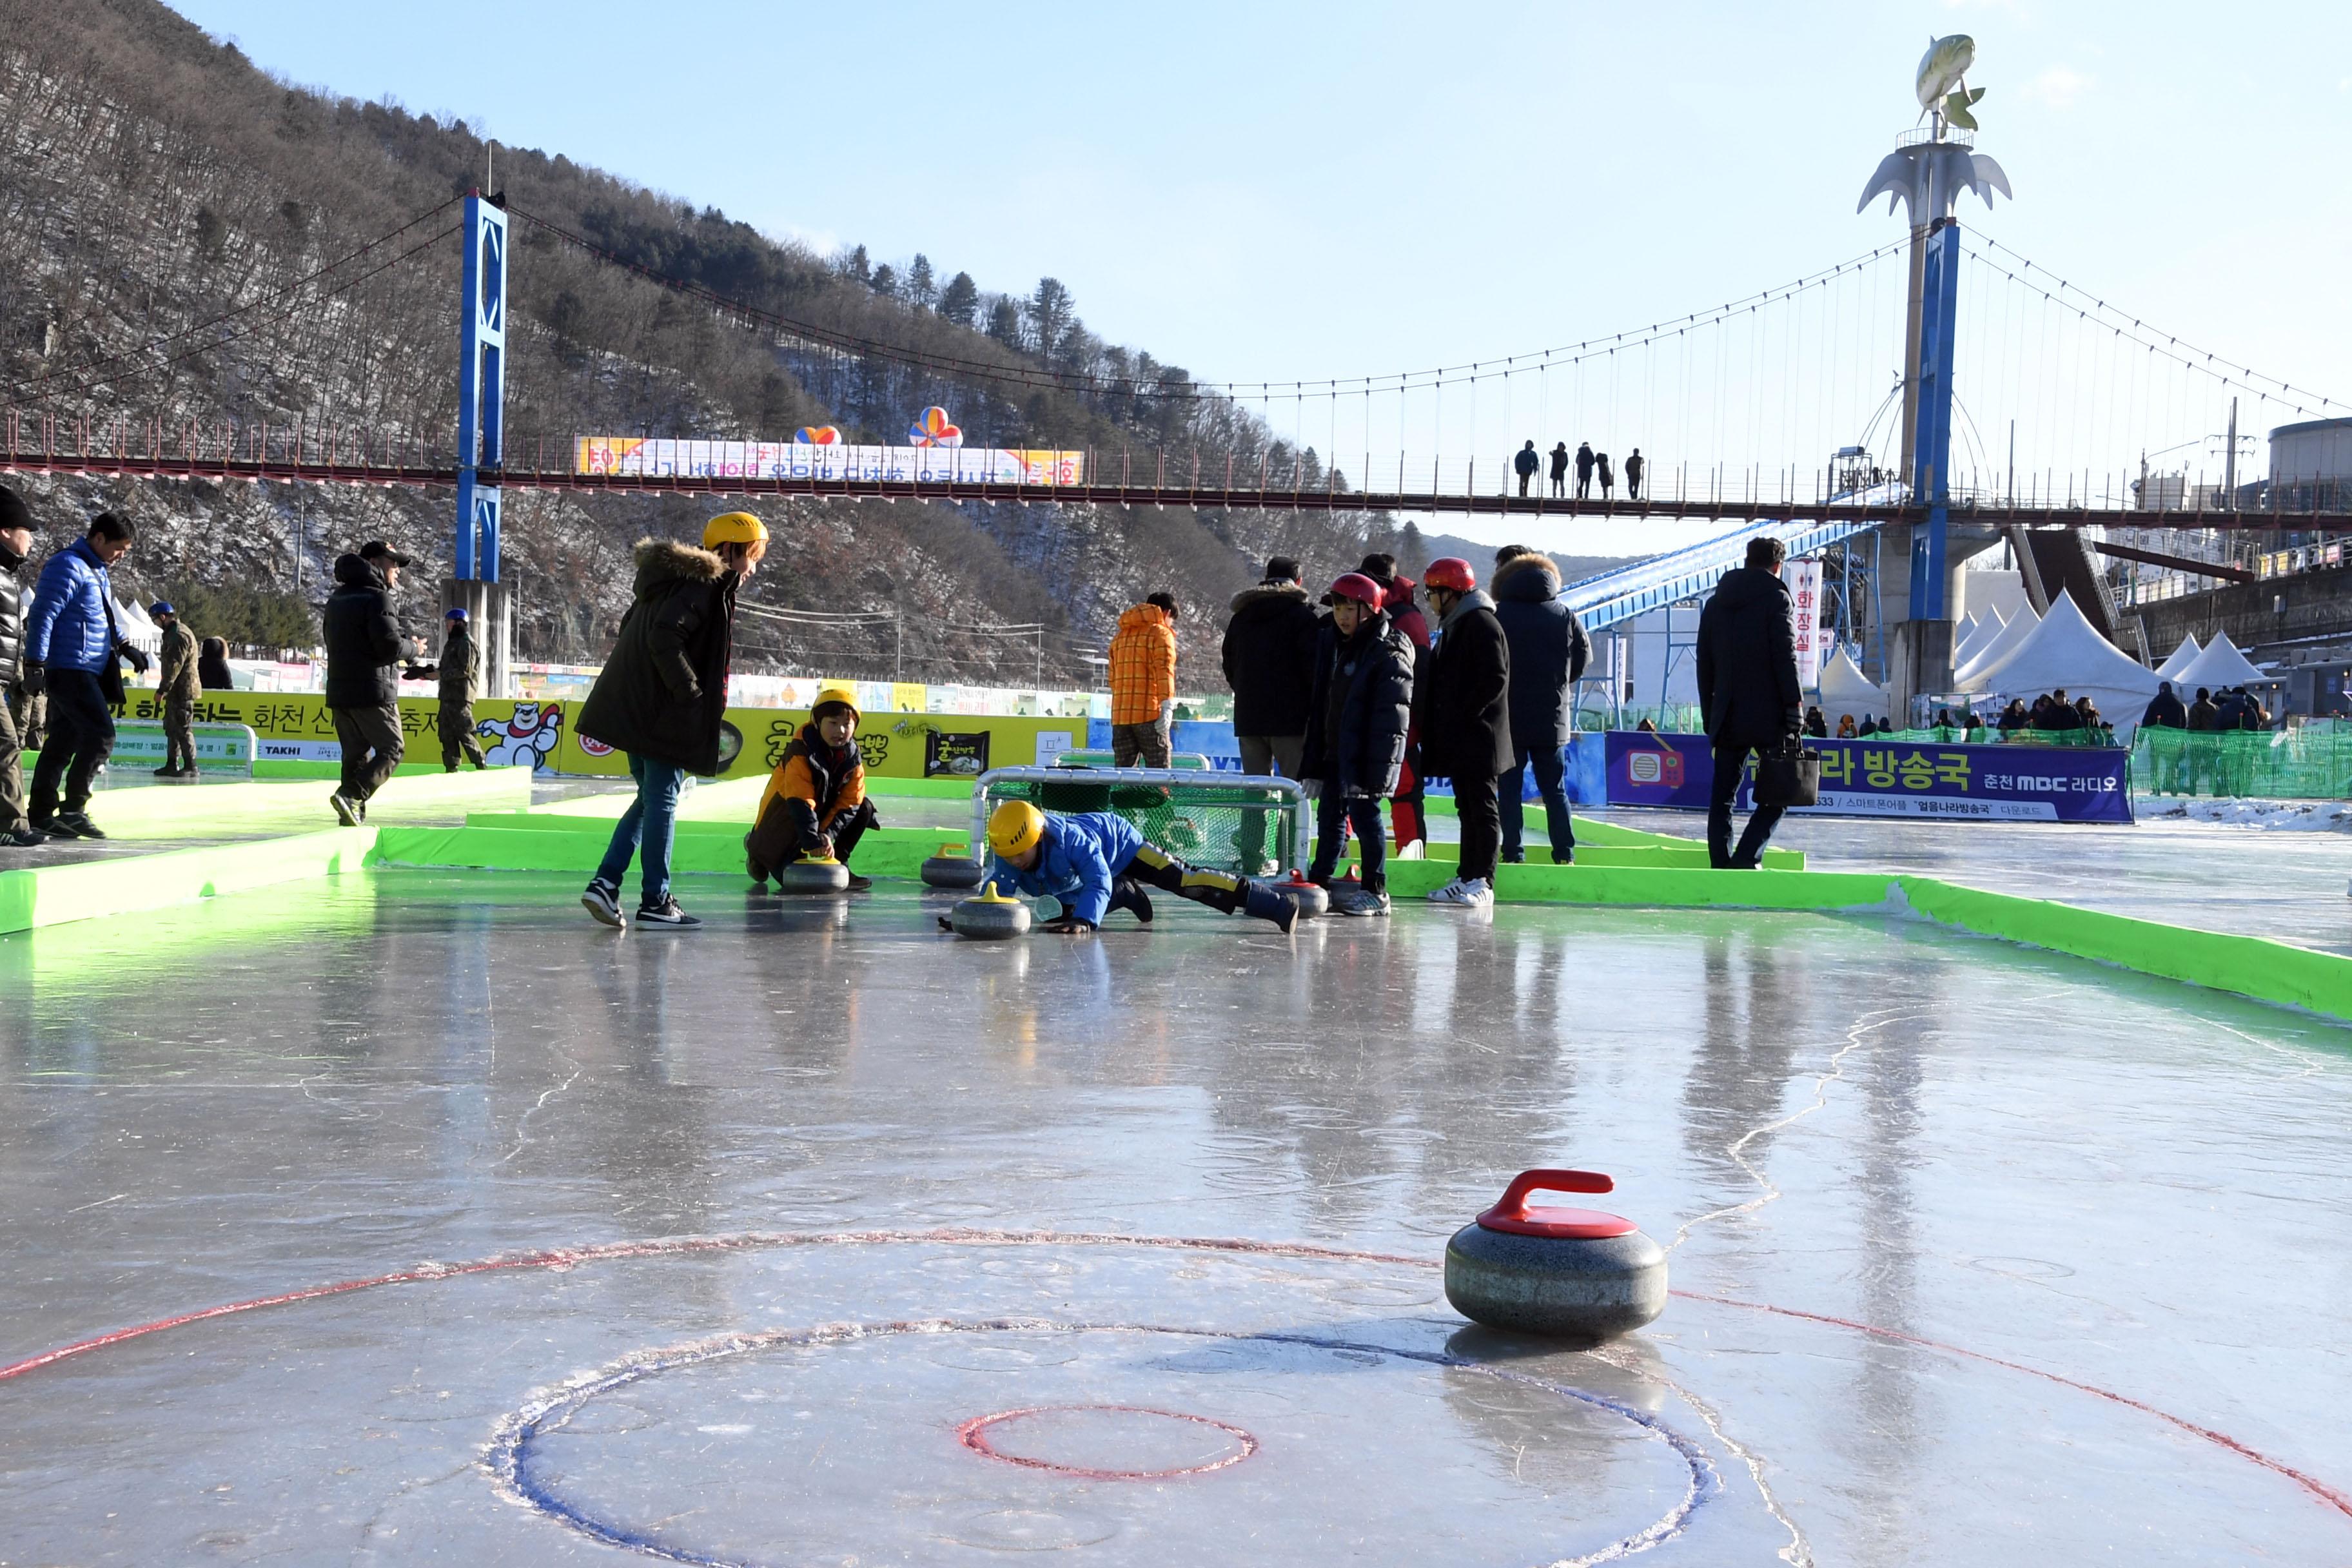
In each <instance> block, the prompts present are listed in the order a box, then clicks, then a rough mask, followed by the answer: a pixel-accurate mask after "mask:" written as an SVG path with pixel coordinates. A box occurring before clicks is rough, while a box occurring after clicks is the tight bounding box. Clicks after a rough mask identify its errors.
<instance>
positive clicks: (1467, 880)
mask: <svg viewBox="0 0 2352 1568" xmlns="http://www.w3.org/2000/svg"><path fill="white" fill-rule="evenodd" d="M1429 901H1430V902H1431V903H1433V904H1449V905H1452V906H1453V907H1454V908H1455V909H1464V910H1483V909H1487V908H1490V907H1491V906H1492V905H1493V904H1494V902H1495V890H1494V889H1492V888H1489V887H1488V886H1486V878H1484V877H1456V878H1454V880H1452V881H1450V882H1448V883H1446V884H1445V886H1444V887H1442V888H1440V889H1437V890H1436V891H1435V892H1433V893H1432V894H1430V895H1429Z"/></svg>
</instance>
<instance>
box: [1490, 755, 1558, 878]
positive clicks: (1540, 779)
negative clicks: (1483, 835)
mask: <svg viewBox="0 0 2352 1568" xmlns="http://www.w3.org/2000/svg"><path fill="white" fill-rule="evenodd" d="M1530 765H1532V766H1533V767H1534V769H1535V771H1536V793H1537V794H1538V795H1541V796H1542V797H1543V807H1544V826H1545V828H1546V829H1547V830H1548V831H1549V833H1550V835H1551V853H1552V858H1554V859H1555V860H1557V859H1558V858H1559V857H1560V856H1562V855H1570V854H1573V853H1575V850H1576V824H1575V819H1574V818H1573V817H1572V816H1570V814H1569V809H1568V791H1567V789H1566V788H1565V787H1564V786H1563V785H1562V784H1561V783H1560V780H1561V778H1562V777H1563V776H1564V775H1565V774H1566V773H1567V771H1568V767H1567V763H1565V762H1563V761H1562V760H1561V757H1560V754H1559V747H1558V746H1549V745H1546V746H1537V747H1533V748H1528V747H1525V746H1522V747H1520V748H1519V761H1518V765H1517V766H1516V767H1514V768H1512V769H1511V771H1510V772H1509V773H1504V774H1502V775H1501V776H1500V777H1498V778H1496V781H1495V785H1496V789H1497V790H1498V791H1499V792H1500V793H1501V795H1502V805H1503V858H1504V859H1506V860H1517V858H1519V857H1520V855H1521V854H1523V853H1524V851H1523V850H1521V849H1520V847H1519V835H1520V832H1521V830H1522V829H1523V828H1524V826H1526V816H1525V814H1524V813H1523V812H1522V810H1521V809H1520V806H1521V802H1520V796H1521V795H1523V794H1525V793H1526V790H1527V784H1526V783H1525V780H1526V776H1527V770H1528V767H1529V766H1530Z"/></svg>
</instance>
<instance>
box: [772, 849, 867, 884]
mask: <svg viewBox="0 0 2352 1568" xmlns="http://www.w3.org/2000/svg"><path fill="white" fill-rule="evenodd" d="M848 887H849V868H848V867H846V866H845V865H843V864H842V863H841V862H840V861H838V860H836V859H835V858H833V857H831V856H830V855H828V856H826V857H825V858H823V859H821V860H820V859H816V858H809V859H806V860H795V861H793V863H792V864H790V865H788V866H779V867H777V868H776V891H778V892H780V893H838V892H842V891H845V889H847V888H848Z"/></svg>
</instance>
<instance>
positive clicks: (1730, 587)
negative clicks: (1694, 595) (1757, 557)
mask: <svg viewBox="0 0 2352 1568" xmlns="http://www.w3.org/2000/svg"><path fill="white" fill-rule="evenodd" d="M1804 704H1805V693H1804V689H1803V688H1802V687H1801V686H1799V685H1798V684H1797V621H1796V601H1795V600H1794V599H1793V598H1792V597H1791V596H1790V593H1789V585H1788V584H1786V583H1783V582H1782V581H1780V577H1779V576H1778V575H1776V574H1773V573H1770V572H1767V571H1765V570H1764V569H1763V568H1762V567H1760V566H1739V567H1735V568H1733V569H1732V570H1731V571H1728V572H1726V573H1725V574H1723V581H1722V582H1720V583H1718V584H1716V589H1715V595H1714V597H1712V598H1710V599H1708V600H1707V602H1706V608H1705V609H1704V610H1701V611H1700V612H1699V616H1698V707H1699V712H1700V713H1701V714H1702V715H1703V716H1704V717H1705V719H1706V734H1707V739H1708V740H1710V741H1712V742H1715V744H1717V745H1718V746H1775V745H1778V744H1780V740H1781V738H1782V737H1783V736H1787V735H1793V734H1795V733H1797V731H1799V730H1800V729H1801V728H1802V727H1803V724H1804V719H1805V706H1804Z"/></svg>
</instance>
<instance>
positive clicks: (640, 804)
mask: <svg viewBox="0 0 2352 1568" xmlns="http://www.w3.org/2000/svg"><path fill="white" fill-rule="evenodd" d="M629 776H630V777H631V778H633V779H635V780H636V781H637V798H636V799H635V800H633V801H631V802H630V803H629V809H628V810H626V811H625V812H623V813H621V820H620V821H619V822H618V823H617V824H615V825H614V828H613V842H612V843H611V844H610V845H609V846H608V847H606V848H605V850H604V864H603V865H601V866H599V867H597V868H596V879H597V880H598V881H600V882H603V883H604V884H605V885H606V886H608V887H610V888H611V889H613V890H614V891H615V892H618V891H619V890H620V887H621V879H622V878H624V877H625V876H627V875H628V874H629V860H630V858H631V857H633V856H635V854H636V853H637V850H638V847H639V846H640V845H642V846H643V847H644V849H645V855H646V858H645V865H644V866H643V868H641V870H640V874H639V879H638V881H639V889H640V893H639V897H638V899H637V907H638V908H639V909H646V910H656V909H659V908H660V907H661V906H662V905H663V904H665V903H667V902H668V901H669V850H670V844H671V842H672V841H673V840H674V839H676V837H677V792H678V791H679V789H681V788H682V787H684V785H685V784H686V770H685V769H684V768H682V767H679V766H678V765H677V763H666V762H663V761H662V760H661V759H660V758H659V757H641V756H639V755H638V754H637V753H636V752H630V753H629Z"/></svg>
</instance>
